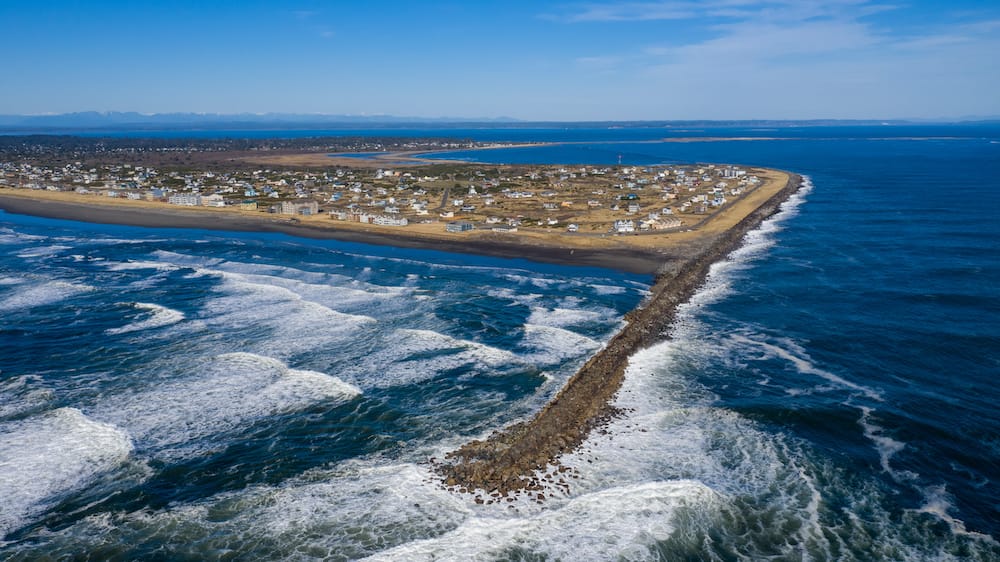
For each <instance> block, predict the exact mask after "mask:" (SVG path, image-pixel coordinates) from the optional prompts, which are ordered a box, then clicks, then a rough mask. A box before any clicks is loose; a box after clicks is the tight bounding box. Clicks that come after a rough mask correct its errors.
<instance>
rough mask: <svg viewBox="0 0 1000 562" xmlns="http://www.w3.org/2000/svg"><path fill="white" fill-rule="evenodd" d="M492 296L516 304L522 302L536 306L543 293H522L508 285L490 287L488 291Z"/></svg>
mask: <svg viewBox="0 0 1000 562" xmlns="http://www.w3.org/2000/svg"><path fill="white" fill-rule="evenodd" d="M486 294H488V295H489V296H491V297H494V298H497V299H502V300H508V301H511V302H513V303H515V304H522V305H524V306H529V307H531V306H536V305H537V302H538V300H539V299H541V298H542V295H540V294H537V293H520V292H517V291H514V290H512V289H508V288H506V287H503V288H499V289H490V290H488V291H487V292H486Z"/></svg>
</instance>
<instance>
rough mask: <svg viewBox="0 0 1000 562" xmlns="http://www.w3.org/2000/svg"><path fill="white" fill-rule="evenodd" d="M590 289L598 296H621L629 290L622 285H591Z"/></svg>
mask: <svg viewBox="0 0 1000 562" xmlns="http://www.w3.org/2000/svg"><path fill="white" fill-rule="evenodd" d="M590 288H591V289H593V290H594V292H595V293H597V294H598V295H620V294H623V293H624V292H625V291H627V290H628V289H627V288H626V287H622V286H620V285H591V286H590Z"/></svg>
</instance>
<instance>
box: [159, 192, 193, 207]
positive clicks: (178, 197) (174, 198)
mask: <svg viewBox="0 0 1000 562" xmlns="http://www.w3.org/2000/svg"><path fill="white" fill-rule="evenodd" d="M167 203H170V204H171V205H181V206H185V207H198V206H200V205H201V195H198V194H197V193H174V194H173V195H171V196H170V197H168V198H167Z"/></svg>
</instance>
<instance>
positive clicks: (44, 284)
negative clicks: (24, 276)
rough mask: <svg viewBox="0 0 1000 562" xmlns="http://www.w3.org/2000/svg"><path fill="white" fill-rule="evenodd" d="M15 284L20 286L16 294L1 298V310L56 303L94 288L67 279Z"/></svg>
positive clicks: (26, 281) (22, 308)
mask: <svg viewBox="0 0 1000 562" xmlns="http://www.w3.org/2000/svg"><path fill="white" fill-rule="evenodd" d="M15 286H16V287H18V288H17V290H15V292H14V294H12V295H8V296H7V297H6V298H4V299H3V300H0V311H2V312H8V311H15V310H24V309H31V308H36V307H39V306H45V305H49V304H55V303H58V302H60V301H63V300H66V299H69V298H71V297H74V296H76V295H79V294H81V293H85V292H88V291H93V290H94V288H93V287H90V286H88V285H83V284H80V283H70V282H67V281H41V282H37V284H36V282H35V281H34V280H25V282H24V283H18V284H16V285H15Z"/></svg>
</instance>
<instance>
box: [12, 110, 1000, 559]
mask: <svg viewBox="0 0 1000 562" xmlns="http://www.w3.org/2000/svg"><path fill="white" fill-rule="evenodd" d="M437 132H438V133H440V131H437ZM753 132H754V131H740V130H732V131H727V132H726V134H728V135H731V136H734V137H745V136H751V134H750V133H753ZM785 133H787V131H779V132H766V133H764V132H758V134H759V135H763V136H769V137H770V136H773V137H792V136H794V137H795V138H794V139H793V140H758V141H714V142H701V143H659V142H648V141H649V140H650V138H648V136H647V135H648V131H646V130H639V131H631V130H628V129H625V130H622V129H616V130H612V132H607V131H598V130H594V131H592V132H590V133H587V132H586V131H584V132H580V131H579V130H577V131H574V132H573V135H574V139H573V140H574V141H576V142H579V143H580V144H571V145H555V146H542V147H533V148H530V149H503V150H496V151H476V152H472V153H468V154H466V155H465V156H466V157H471V158H476V159H479V160H482V161H491V162H553V163H566V164H577V163H596V164H612V163H615V162H617V160H618V156H619V155H621V157H622V161H623V162H624V163H626V164H635V165H652V164H658V163H669V162H734V163H745V164H759V165H767V166H774V167H779V168H783V169H788V170H792V171H795V172H799V173H802V174H804V175H806V177H807V178H808V182H807V184H806V186H805V188H804V189H802V190H801V191H800V193H799V194H797V195H796V196H794V197H793V198H792V200H790V201H789V202H788V203H786V204H785V205H784V206H783V210H782V212H781V213H779V214H778V215H777V216H776V217H774V218H773V219H772V220H770V221H768V222H766V223H765V224H764V225H762V227H761V228H760V229H758V230H757V231H755V232H752V233H751V234H750V235H748V236H747V238H746V240H745V244H744V245H743V247H742V248H741V249H739V250H737V251H736V252H734V253H733V254H732V255H731V256H730V257H729V258H728V260H726V261H724V262H722V263H719V264H717V265H716V266H715V267H713V270H712V273H711V275H710V277H709V279H708V280H707V282H706V284H705V286H704V287H703V288H702V290H701V291H700V292H699V293H698V294H697V295H696V296H695V297H694V298H693V299H692V300H691V302H689V303H687V304H685V305H683V307H682V309H681V311H680V314H679V315H678V319H677V321H676V322H675V323H674V324H673V325H672V326H671V327H670V328H669V329H668V332H669V334H670V336H671V339H670V340H668V341H665V342H664V343H661V344H657V345H654V346H652V347H650V348H648V349H644V350H642V351H640V352H638V353H637V354H636V355H634V356H633V357H632V358H631V360H630V367H629V371H628V374H627V377H626V381H625V384H624V386H623V388H622V391H621V393H620V395H619V397H618V399H617V402H618V405H619V406H621V407H623V408H625V409H626V411H627V412H628V413H627V415H626V416H624V417H623V418H621V419H619V420H616V421H614V422H613V423H612V424H611V426H610V427H609V428H608V431H607V433H606V434H604V433H602V434H599V435H595V436H593V437H592V438H590V439H589V440H588V441H587V442H586V443H585V444H584V446H583V447H582V448H581V450H579V451H577V452H576V453H573V454H571V455H568V456H567V457H565V458H564V459H563V462H564V464H565V465H567V466H570V467H572V468H573V469H574V470H573V473H572V474H573V476H574V477H573V478H571V485H570V488H569V490H568V491H566V490H564V489H561V488H553V489H551V490H549V491H548V492H547V493H546V495H547V496H548V497H549V499H548V501H546V502H545V503H544V504H538V503H536V502H533V501H531V499H530V498H523V497H522V498H516V499H515V500H514V501H512V502H509V503H503V504H501V505H478V504H476V503H475V502H474V501H473V500H472V498H471V497H467V496H462V495H455V494H451V493H449V492H447V491H445V490H443V489H442V488H441V487H440V486H439V484H438V483H437V482H436V480H435V478H434V476H433V473H432V471H431V470H430V469H429V465H428V459H430V458H431V457H441V456H442V455H443V454H444V453H446V452H447V451H449V450H451V449H453V448H455V447H457V446H459V445H460V444H461V443H463V442H465V441H466V440H468V439H469V438H472V437H478V436H483V435H486V434H488V433H489V432H490V431H492V430H494V429H496V428H499V427H501V426H503V425H505V424H507V423H510V422H512V421H516V420H518V419H523V418H524V417H527V416H529V415H530V414H531V413H532V412H533V411H535V410H536V409H537V408H538V407H539V406H540V405H541V404H543V403H544V402H545V401H546V400H547V399H548V398H549V397H551V396H552V395H553V393H554V392H556V391H557V390H558V388H559V387H560V386H561V385H562V384H563V383H564V382H565V380H566V379H567V378H568V377H569V376H570V375H571V374H572V373H573V372H574V371H575V369H576V367H578V366H579V365H580V364H582V362H583V361H585V360H586V359H587V357H589V356H590V354H592V353H593V352H594V351H595V350H597V349H599V348H600V346H601V345H602V344H603V343H604V342H606V341H607V340H608V339H609V338H610V336H611V335H612V334H613V333H614V331H615V330H616V329H618V328H619V327H620V326H621V321H622V320H621V319H622V316H623V314H624V313H625V312H626V311H628V310H630V309H631V308H633V307H634V306H636V305H637V304H638V303H640V302H641V300H642V298H643V297H644V296H645V294H646V291H647V289H648V287H649V283H650V282H651V279H649V278H648V277H642V276H635V275H627V274H622V273H617V272H614V271H610V270H599V269H582V268H571V267H557V266H549V265H542V264H533V263H529V262H524V261H509V260H499V259H492V258H483V257H474V256H460V255H454V254H443V253H435V252H421V251H414V250H400V249H392V248H379V247H371V246H364V245H359V244H345V243H339V242H325V241H313V240H300V239H294V238H290V237H284V236H279V235H264V234H245V233H219V232H201V231H188V230H169V229H139V228H129V227H118V226H102V225H90V224H82V223H73V222H68V221H55V220H48V219H38V218H31V217H23V216H16V215H7V214H0V346H2V348H0V498H2V500H0V537H2V538H0V540H2V543H0V558H4V559H8V558H9V559H14V560H32V559H37V558H45V557H48V558H60V557H63V558H77V559H93V560H108V559H121V560H132V559H144V560H145V559H150V560H157V559H162V560H168V559H170V560H173V559H239V560H257V559H275V560H286V559H291V560H306V559H331V560H350V559H361V558H368V557H371V558H373V559H377V560H379V559H383V560H441V559H454V560H470V559H476V560H566V559H578V560H614V559H624V560H657V559H659V560H681V559H683V560H741V559H748V560H758V559H771V560H1000V545H998V542H997V540H998V539H1000V524H998V521H1000V491H998V490H1000V487H998V481H1000V416H998V413H997V412H998V410H997V404H998V403H1000V391H998V390H997V388H996V386H995V383H996V380H997V375H998V374H1000V323H998V322H997V321H996V318H998V313H1000V243H998V242H1000V226H998V224H997V218H998V211H1000V179H998V178H1000V142H998V141H1000V130H997V129H996V128H990V127H985V126H969V127H950V128H934V127H924V128H912V130H911V129H906V130H902V129H898V128H894V127H893V128H882V127H872V128H858V130H851V131H846V130H843V129H840V130H838V131H834V132H831V131H830V130H827V129H821V128H816V129H813V130H797V131H795V132H794V135H793V134H785ZM504 134H505V133H504V131H488V132H484V133H483V135H484V136H495V137H497V138H500V139H502V138H503V135H504ZM588 134H589V135H591V136H589V137H588V136H587V135H588ZM456 136H459V135H457V134H456ZM577 136H579V137H582V138H576V137H577ZM711 136H718V131H713V134H712V135H711ZM545 137H546V135H545V134H542V133H539V134H538V136H537V139H538V140H552V139H551V138H545ZM512 140H526V139H522V138H517V139H513V138H512ZM639 141H643V142H639Z"/></svg>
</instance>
